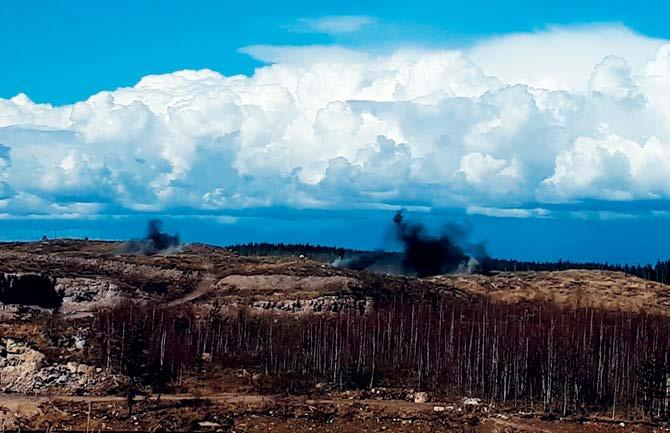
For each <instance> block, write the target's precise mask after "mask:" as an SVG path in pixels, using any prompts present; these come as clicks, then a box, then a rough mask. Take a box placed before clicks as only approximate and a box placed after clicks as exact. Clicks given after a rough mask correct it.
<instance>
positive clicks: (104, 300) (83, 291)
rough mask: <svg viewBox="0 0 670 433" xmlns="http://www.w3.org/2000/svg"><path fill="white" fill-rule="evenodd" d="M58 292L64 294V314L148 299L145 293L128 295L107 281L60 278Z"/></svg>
mask: <svg viewBox="0 0 670 433" xmlns="http://www.w3.org/2000/svg"><path fill="white" fill-rule="evenodd" d="M56 290H58V291H59V292H61V293H62V294H63V305H62V306H61V309H60V311H61V312H62V313H66V314H67V313H73V312H90V311H94V310H95V309H97V308H103V307H111V306H113V305H114V304H115V303H116V302H119V301H121V300H123V299H126V298H129V297H132V298H133V299H134V300H141V299H146V298H148V297H147V295H146V294H144V293H128V292H127V291H122V290H121V289H120V288H119V286H117V285H116V284H114V283H113V282H111V281H108V280H105V279H95V278H69V277H64V278H59V279H58V280H57V282H56Z"/></svg>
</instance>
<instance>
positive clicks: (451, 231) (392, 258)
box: [334, 211, 488, 277]
mask: <svg viewBox="0 0 670 433" xmlns="http://www.w3.org/2000/svg"><path fill="white" fill-rule="evenodd" d="M393 230H394V234H395V237H396V238H397V239H398V240H399V241H400V242H401V243H402V245H403V252H402V254H398V253H391V252H372V253H369V254H361V255H359V256H357V257H352V258H349V259H346V260H341V261H336V262H335V263H334V264H335V265H336V266H342V267H346V268H349V269H354V270H366V271H371V272H378V273H387V274H403V275H413V276H417V277H428V276H431V275H441V274H453V273H472V272H480V271H481V270H482V266H481V264H482V263H484V262H486V260H487V257H488V254H487V253H486V249H485V248H484V245H483V244H471V243H469V242H468V240H467V237H468V232H467V231H466V230H465V229H464V228H463V227H461V226H459V225H456V224H448V225H446V226H445V228H444V230H443V232H442V234H441V235H439V236H433V235H431V234H429V233H428V230H427V229H426V227H425V226H424V225H422V224H420V223H416V222H410V221H407V219H406V218H405V215H404V214H403V213H402V211H399V212H397V213H396V214H395V216H394V217H393Z"/></svg>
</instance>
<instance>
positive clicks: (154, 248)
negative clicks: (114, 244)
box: [119, 219, 181, 256]
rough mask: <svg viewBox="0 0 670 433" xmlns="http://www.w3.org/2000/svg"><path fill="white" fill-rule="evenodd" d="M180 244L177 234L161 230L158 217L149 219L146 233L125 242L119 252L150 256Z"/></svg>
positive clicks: (172, 248) (161, 226) (169, 250)
mask: <svg viewBox="0 0 670 433" xmlns="http://www.w3.org/2000/svg"><path fill="white" fill-rule="evenodd" d="M180 246H181V240H180V239H179V235H177V234H175V235H171V234H168V233H165V232H163V222H162V221H161V220H159V219H152V220H149V221H148V223H147V234H146V236H145V237H144V239H134V240H131V241H128V242H125V243H124V244H123V245H122V246H121V248H120V249H119V252H120V253H122V254H143V255H145V256H151V255H153V254H159V253H169V252H174V251H176V250H178V249H179V247H180Z"/></svg>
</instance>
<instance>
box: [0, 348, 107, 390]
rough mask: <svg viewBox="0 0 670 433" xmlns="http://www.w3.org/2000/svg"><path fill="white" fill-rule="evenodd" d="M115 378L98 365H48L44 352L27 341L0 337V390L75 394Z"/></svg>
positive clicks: (97, 386)
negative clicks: (30, 345)
mask: <svg viewBox="0 0 670 433" xmlns="http://www.w3.org/2000/svg"><path fill="white" fill-rule="evenodd" d="M115 381H116V378H115V377H113V376H110V375H108V374H105V373H104V372H103V371H102V369H101V368H96V367H93V366H90V365H87V364H79V363H76V362H68V363H67V364H53V365H47V363H46V357H45V356H44V354H43V353H41V352H39V351H37V350H35V349H32V348H30V347H29V346H28V345H27V344H25V343H22V342H19V341H16V340H13V339H10V338H5V339H2V340H0V390H1V391H2V392H16V393H38V394H39V393H43V392H46V391H55V390H58V391H64V392H68V393H78V392H87V391H93V390H94V389H96V388H100V387H101V386H103V385H104V386H105V387H107V386H109V382H115Z"/></svg>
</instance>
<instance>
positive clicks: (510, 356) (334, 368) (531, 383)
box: [93, 298, 670, 419]
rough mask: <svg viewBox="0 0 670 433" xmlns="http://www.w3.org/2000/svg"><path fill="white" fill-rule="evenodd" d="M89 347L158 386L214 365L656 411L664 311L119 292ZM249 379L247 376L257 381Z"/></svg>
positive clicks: (277, 378) (550, 403) (492, 397)
mask: <svg viewBox="0 0 670 433" xmlns="http://www.w3.org/2000/svg"><path fill="white" fill-rule="evenodd" d="M93 330H94V331H95V335H96V336H97V341H96V343H97V344H94V345H93V347H97V348H98V353H97V355H98V359H99V361H100V362H101V363H102V365H104V366H106V367H107V368H108V369H110V370H112V371H122V372H126V374H127V375H128V376H129V377H130V378H131V382H132V383H136V384H143V385H145V386H151V387H154V388H156V387H159V388H160V387H163V386H164V385H165V384H166V383H168V382H170V381H172V380H179V378H182V377H186V376H188V375H189V374H191V373H199V372H204V371H215V370H216V369H219V368H234V369H243V368H244V369H251V371H256V372H262V373H261V375H262V376H264V377H265V379H266V380H265V381H264V382H265V385H263V386H264V387H265V389H266V391H269V392H287V391H288V392H298V393H304V392H306V391H309V390H310V389H314V387H315V386H316V384H317V383H319V382H327V383H329V384H331V386H333V387H337V388H340V389H352V388H358V389H369V388H372V387H377V386H390V387H398V386H401V387H408V388H414V389H421V390H430V391H433V392H436V393H438V394H453V393H456V394H457V395H471V396H476V397H480V398H482V399H484V400H485V401H487V402H513V403H517V404H521V405H526V404H531V405H533V404H534V405H539V407H540V408H544V410H546V411H551V412H555V413H556V412H557V413H560V414H578V413H581V412H583V411H591V410H597V411H602V410H607V411H608V412H610V413H615V412H616V413H625V414H628V415H636V414H640V413H645V414H647V415H651V416H654V417H656V418H661V419H667V415H668V413H670V399H668V394H667V386H666V377H668V375H670V358H669V354H670V320H668V318H667V317H660V316H649V315H646V314H644V313H629V312H612V311H605V310H597V309H595V310H594V309H576V310H571V309H563V308H560V307H557V306H555V305H551V304H543V303H529V304H524V305H509V304H495V303H489V302H487V301H483V302H478V303H472V302H460V301H454V300H451V299H446V298H445V299H443V300H442V301H440V302H437V303H432V302H431V303H426V302H408V301H407V300H403V299H401V298H398V299H393V300H389V302H387V303H382V304H379V305H378V306H376V307H375V308H374V309H373V310H372V311H369V312H365V313H362V314H357V313H354V312H347V313H339V314H327V315H303V316H299V317H296V316H289V315H281V314H280V315H276V314H270V313H268V314H249V312H247V311H245V310H244V309H242V310H239V311H238V312H237V313H233V314H226V315H220V314H212V315H210V316H209V317H199V318H198V317H196V316H195V315H194V314H193V313H191V312H189V311H187V310H185V309H184V308H179V309H163V308H160V307H159V306H150V305H143V306H133V305H131V304H120V305H117V306H116V307H114V308H113V309H111V310H106V311H99V312H98V313H96V316H95V320H94V324H93ZM262 382H263V381H259V382H258V385H261V384H262Z"/></svg>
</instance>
